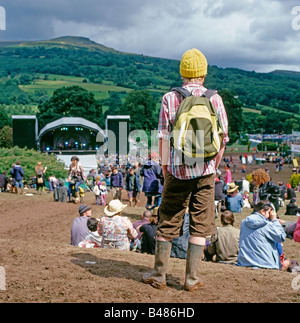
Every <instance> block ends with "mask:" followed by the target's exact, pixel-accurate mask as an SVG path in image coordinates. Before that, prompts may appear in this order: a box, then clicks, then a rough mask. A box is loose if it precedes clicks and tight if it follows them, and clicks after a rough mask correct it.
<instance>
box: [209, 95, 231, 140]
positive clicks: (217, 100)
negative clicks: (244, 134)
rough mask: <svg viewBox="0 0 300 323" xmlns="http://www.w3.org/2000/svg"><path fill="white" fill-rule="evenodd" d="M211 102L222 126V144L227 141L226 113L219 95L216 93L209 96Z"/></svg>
mask: <svg viewBox="0 0 300 323" xmlns="http://www.w3.org/2000/svg"><path fill="white" fill-rule="evenodd" d="M211 102H212V104H213V105H214V106H215V108H216V109H217V111H218V114H219V119H220V121H221V124H222V128H223V131H224V138H223V145H226V144H227V143H228V142H229V137H228V119H227V113H226V110H225V107H224V103H223V100H222V98H221V97H220V95H218V94H216V95H214V96H213V97H212V98H211Z"/></svg>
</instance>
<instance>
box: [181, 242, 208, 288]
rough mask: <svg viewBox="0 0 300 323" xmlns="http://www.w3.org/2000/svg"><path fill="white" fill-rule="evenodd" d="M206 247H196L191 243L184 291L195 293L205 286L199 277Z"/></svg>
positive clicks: (187, 258) (187, 257)
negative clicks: (199, 269)
mask: <svg viewBox="0 0 300 323" xmlns="http://www.w3.org/2000/svg"><path fill="white" fill-rule="evenodd" d="M203 250H204V246H200V245H196V244H194V243H190V242H189V246H188V251H187V256H186V270H185V283H184V290H186V291H189V292H194V291H196V290H197V289H199V288H201V287H202V286H203V282H202V280H201V279H200V278H199V277H197V270H198V268H199V265H200V262H201V258H202V253H203Z"/></svg>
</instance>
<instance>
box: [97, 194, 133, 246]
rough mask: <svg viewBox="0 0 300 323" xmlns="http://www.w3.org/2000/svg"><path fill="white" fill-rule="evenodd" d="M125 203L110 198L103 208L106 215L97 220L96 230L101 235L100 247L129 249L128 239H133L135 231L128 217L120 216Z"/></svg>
mask: <svg viewBox="0 0 300 323" xmlns="http://www.w3.org/2000/svg"><path fill="white" fill-rule="evenodd" d="M126 207H127V205H126V204H122V202H121V201H120V200H118V199H114V200H111V201H110V202H109V204H108V206H106V207H105V208H104V213H105V215H106V216H104V217H102V218H101V219H100V221H99V225H98V232H99V235H100V236H102V247H103V248H108V249H119V250H128V251H129V250H130V241H129V239H133V240H135V239H136V238H137V236H138V233H137V231H136V230H135V229H134V228H133V225H132V223H131V221H130V220H129V218H128V217H126V216H122V211H123V210H124V209H125V208H126Z"/></svg>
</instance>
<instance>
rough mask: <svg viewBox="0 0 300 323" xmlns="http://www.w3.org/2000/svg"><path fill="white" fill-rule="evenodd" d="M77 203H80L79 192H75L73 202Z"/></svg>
mask: <svg viewBox="0 0 300 323" xmlns="http://www.w3.org/2000/svg"><path fill="white" fill-rule="evenodd" d="M79 203H80V196H79V192H75V204H79Z"/></svg>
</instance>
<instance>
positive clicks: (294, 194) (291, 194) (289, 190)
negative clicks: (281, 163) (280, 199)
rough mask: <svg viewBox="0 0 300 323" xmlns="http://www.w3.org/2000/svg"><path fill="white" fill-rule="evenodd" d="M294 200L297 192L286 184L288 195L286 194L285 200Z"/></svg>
mask: <svg viewBox="0 0 300 323" xmlns="http://www.w3.org/2000/svg"><path fill="white" fill-rule="evenodd" d="M292 198H296V193H295V190H294V189H293V188H292V186H291V184H290V183H288V184H286V193H285V199H286V200H290V199H292Z"/></svg>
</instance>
